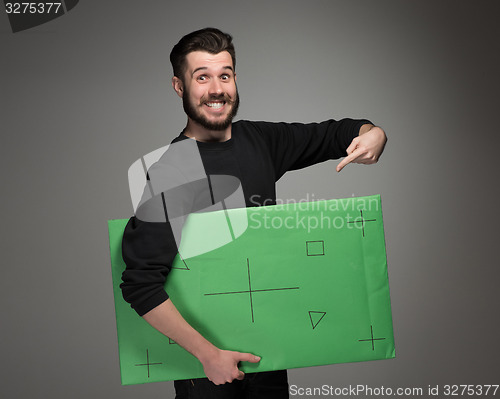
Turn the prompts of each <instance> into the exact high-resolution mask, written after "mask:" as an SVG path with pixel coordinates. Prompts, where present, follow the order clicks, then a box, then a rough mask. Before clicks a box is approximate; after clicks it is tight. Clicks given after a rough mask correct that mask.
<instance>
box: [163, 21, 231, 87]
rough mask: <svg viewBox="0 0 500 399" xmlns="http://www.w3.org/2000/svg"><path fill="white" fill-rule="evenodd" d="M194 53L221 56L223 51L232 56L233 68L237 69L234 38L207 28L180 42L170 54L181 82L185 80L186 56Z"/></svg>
mask: <svg viewBox="0 0 500 399" xmlns="http://www.w3.org/2000/svg"><path fill="white" fill-rule="evenodd" d="M193 51H206V52H208V53H211V54H219V53H220V52H222V51H227V52H228V53H229V54H231V58H232V60H233V68H235V67H236V55H235V52H234V46H233V38H232V36H231V35H230V34H228V33H224V32H221V31H220V30H219V29H216V28H205V29H200V30H197V31H194V32H191V33H188V34H187V35H186V36H184V37H183V38H182V39H181V40H179V43H177V44H176V45H175V46H174V48H173V49H172V51H171V52H170V63H171V64H172V68H173V70H174V76H177V77H178V78H179V79H181V80H183V79H184V73H185V72H186V56H187V55H188V54H189V53H191V52H193Z"/></svg>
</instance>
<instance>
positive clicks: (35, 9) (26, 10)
mask: <svg viewBox="0 0 500 399" xmlns="http://www.w3.org/2000/svg"><path fill="white" fill-rule="evenodd" d="M60 7H61V2H59V3H18V2H15V3H5V11H6V12H7V14H49V13H51V12H53V13H54V14H57V12H58V11H59V8H60Z"/></svg>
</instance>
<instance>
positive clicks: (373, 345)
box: [358, 326, 385, 351]
mask: <svg viewBox="0 0 500 399" xmlns="http://www.w3.org/2000/svg"><path fill="white" fill-rule="evenodd" d="M370 330H371V335H372V337H371V338H368V339H358V341H360V342H361V341H372V351H374V350H375V341H381V340H383V339H385V338H373V326H370Z"/></svg>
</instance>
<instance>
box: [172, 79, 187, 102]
mask: <svg viewBox="0 0 500 399" xmlns="http://www.w3.org/2000/svg"><path fill="white" fill-rule="evenodd" d="M172 87H173V89H174V90H175V92H176V93H177V95H178V96H179V97H181V98H182V93H183V92H184V85H183V84H182V80H180V79H179V78H178V77H177V76H174V77H173V78H172Z"/></svg>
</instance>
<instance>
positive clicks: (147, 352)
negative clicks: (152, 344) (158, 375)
mask: <svg viewBox="0 0 500 399" xmlns="http://www.w3.org/2000/svg"><path fill="white" fill-rule="evenodd" d="M159 364H163V363H150V362H149V349H146V363H141V364H136V366H147V368H148V378H149V366H156V365H159Z"/></svg>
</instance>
